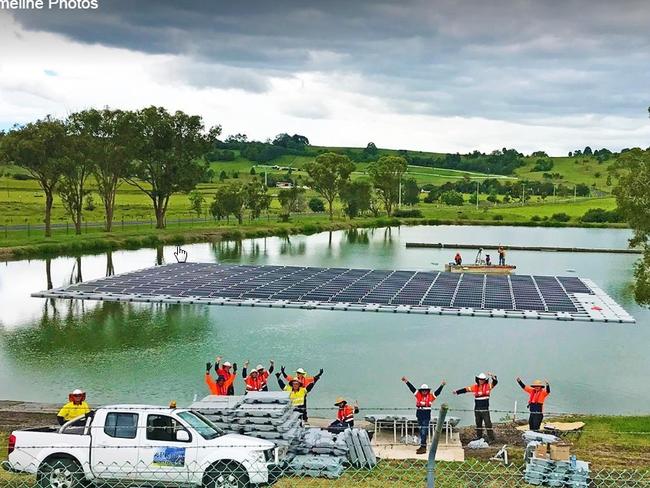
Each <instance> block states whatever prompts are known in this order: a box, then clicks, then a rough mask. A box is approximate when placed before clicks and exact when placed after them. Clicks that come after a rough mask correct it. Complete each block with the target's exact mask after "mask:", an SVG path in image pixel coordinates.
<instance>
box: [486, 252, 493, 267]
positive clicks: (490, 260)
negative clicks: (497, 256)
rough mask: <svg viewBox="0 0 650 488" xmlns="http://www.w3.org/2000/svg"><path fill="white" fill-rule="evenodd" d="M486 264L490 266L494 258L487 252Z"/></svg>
mask: <svg viewBox="0 0 650 488" xmlns="http://www.w3.org/2000/svg"><path fill="white" fill-rule="evenodd" d="M485 265H486V266H490V265H492V258H491V257H490V255H489V254H486V255H485Z"/></svg>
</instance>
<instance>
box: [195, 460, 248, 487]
mask: <svg viewBox="0 0 650 488" xmlns="http://www.w3.org/2000/svg"><path fill="white" fill-rule="evenodd" d="M204 479H205V482H204V483H203V486H205V487H206V488H245V487H247V486H249V483H248V473H247V472H246V469H245V468H244V467H243V466H242V465H241V464H239V463H236V462H230V463H216V464H215V465H213V466H211V467H210V469H209V470H208V471H207V472H206V473H205V478H204Z"/></svg>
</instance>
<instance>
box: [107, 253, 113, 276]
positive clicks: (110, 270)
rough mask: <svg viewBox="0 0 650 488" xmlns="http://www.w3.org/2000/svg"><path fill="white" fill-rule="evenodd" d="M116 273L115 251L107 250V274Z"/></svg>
mask: <svg viewBox="0 0 650 488" xmlns="http://www.w3.org/2000/svg"><path fill="white" fill-rule="evenodd" d="M114 274H115V265H114V264H113V251H107V252H106V276H107V277H108V276H113V275H114Z"/></svg>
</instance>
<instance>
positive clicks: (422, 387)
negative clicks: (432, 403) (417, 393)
mask: <svg viewBox="0 0 650 488" xmlns="http://www.w3.org/2000/svg"><path fill="white" fill-rule="evenodd" d="M418 389H419V390H430V389H431V388H429V385H427V384H426V383H422V384H421V385H420V388H418Z"/></svg>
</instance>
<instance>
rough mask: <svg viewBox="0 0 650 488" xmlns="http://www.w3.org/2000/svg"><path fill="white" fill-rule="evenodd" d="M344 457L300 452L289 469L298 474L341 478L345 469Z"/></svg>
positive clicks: (291, 462)
mask: <svg viewBox="0 0 650 488" xmlns="http://www.w3.org/2000/svg"><path fill="white" fill-rule="evenodd" d="M344 469H345V467H344V466H343V458H341V457H337V456H319V455H312V454H298V455H297V456H294V457H293V459H292V460H291V461H290V462H289V465H288V471H290V472H291V473H292V474H294V475H296V476H311V477H314V478H330V479H335V478H339V477H340V476H341V475H342V474H343V471H344Z"/></svg>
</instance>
